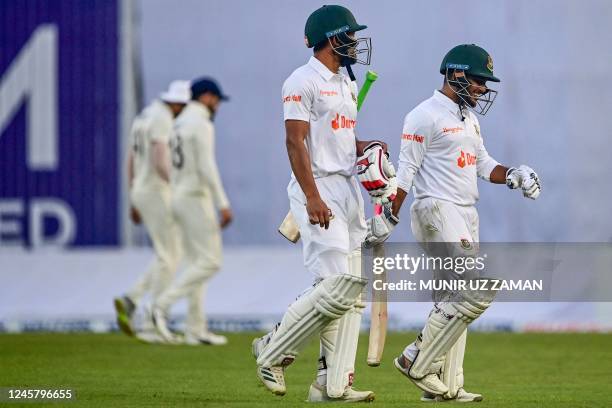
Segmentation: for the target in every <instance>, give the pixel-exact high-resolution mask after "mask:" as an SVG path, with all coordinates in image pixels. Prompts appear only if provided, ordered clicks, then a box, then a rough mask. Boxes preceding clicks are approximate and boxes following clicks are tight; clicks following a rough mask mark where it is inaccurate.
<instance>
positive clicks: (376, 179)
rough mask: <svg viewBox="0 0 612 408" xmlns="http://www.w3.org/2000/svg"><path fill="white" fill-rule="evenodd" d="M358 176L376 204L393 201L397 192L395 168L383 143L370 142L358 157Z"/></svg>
mask: <svg viewBox="0 0 612 408" xmlns="http://www.w3.org/2000/svg"><path fill="white" fill-rule="evenodd" d="M357 178H358V179H359V182H360V183H361V185H363V187H364V188H365V189H366V190H367V192H368V194H369V195H370V196H371V197H372V202H373V203H374V204H385V203H389V202H391V201H393V199H394V198H395V195H396V193H397V180H396V178H395V168H394V167H393V164H392V163H391V162H389V160H388V155H387V154H385V153H384V150H383V147H382V144H380V143H378V142H373V143H370V144H369V145H368V146H367V147H366V148H365V149H364V151H363V155H361V156H360V157H359V158H358V159H357Z"/></svg>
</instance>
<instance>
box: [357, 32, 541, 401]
mask: <svg viewBox="0 0 612 408" xmlns="http://www.w3.org/2000/svg"><path fill="white" fill-rule="evenodd" d="M440 73H441V74H443V75H444V84H443V86H442V89H441V90H436V91H434V95H433V96H432V97H431V98H429V99H427V100H426V101H424V102H422V103H421V104H420V105H418V106H417V107H416V108H414V109H413V110H412V111H411V112H410V113H409V114H408V115H407V116H406V118H405V120H404V128H403V134H402V142H401V152H400V157H399V168H398V175H397V178H398V190H397V197H396V199H395V201H394V202H393V204H392V214H389V213H387V212H383V213H382V214H381V215H377V216H375V217H374V218H373V219H372V222H371V224H370V225H371V229H370V231H369V232H368V237H367V238H366V242H367V243H368V244H369V245H372V244H376V243H379V242H384V240H386V239H387V237H388V236H389V234H390V233H391V231H392V230H393V227H394V225H395V224H397V221H398V218H397V217H398V216H399V211H400V208H401V206H402V202H403V201H404V199H405V198H406V196H407V195H408V192H409V191H410V188H411V187H412V186H413V185H414V187H415V191H416V197H415V201H414V203H413V204H412V207H411V209H410V220H411V226H412V233H413V234H414V237H415V239H416V240H417V241H418V242H420V243H421V245H422V246H423V248H424V249H425V251H426V252H427V253H428V255H430V256H454V257H473V256H475V255H476V254H477V251H478V241H479V240H478V213H477V211H476V208H475V207H474V205H475V204H476V201H477V200H478V188H477V178H478V177H480V178H482V179H484V180H486V181H489V182H491V183H495V184H507V185H508V187H510V188H511V189H516V188H520V189H521V190H522V192H523V195H524V196H525V197H528V198H531V199H536V198H537V197H538V196H539V194H540V181H539V179H538V176H537V175H536V173H535V172H534V171H533V170H532V169H531V168H529V167H527V166H524V165H523V166H520V167H518V168H508V167H504V166H502V165H500V164H499V163H498V162H497V161H495V160H494V159H493V158H492V157H491V156H489V154H488V153H487V150H486V149H485V147H484V144H483V139H482V137H481V134H480V125H479V122H478V119H477V117H476V115H475V114H474V113H473V112H472V111H474V112H476V113H478V114H481V115H485V114H486V113H487V111H488V110H489V108H490V107H491V105H492V104H493V101H494V100H495V96H496V94H497V91H494V90H492V89H489V88H488V87H487V85H486V82H487V81H493V82H499V81H500V80H499V79H498V78H497V77H495V76H494V75H493V60H492V59H491V56H490V55H489V54H488V53H487V52H486V51H485V50H484V49H482V48H480V47H478V46H476V45H474V44H464V45H459V46H457V47H455V48H453V49H452V50H450V51H449V52H448V53H447V54H446V56H445V57H444V60H443V61H442V65H441V67H440ZM436 243H438V244H437V245H436ZM453 273H454V272H453ZM458 276H460V275H458ZM458 276H453V278H454V279H457V278H458ZM464 279H467V278H466V277H464ZM448 295H449V294H443V296H447V297H445V298H444V297H443V298H442V299H440V298H439V297H438V298H437V299H436V300H437V302H436V303H435V304H434V308H433V309H432V311H431V313H430V314H429V318H428V320H427V323H426V325H425V328H424V329H423V330H422V331H421V333H420V334H419V336H418V338H417V340H416V341H414V342H413V343H412V344H410V345H408V346H407V347H406V348H405V350H404V352H403V353H402V354H401V355H400V356H399V357H398V358H397V359H395V361H394V363H395V366H396V368H397V369H398V370H399V371H400V372H401V373H402V374H403V375H405V376H406V377H408V378H409V379H410V380H411V381H412V382H413V383H414V384H415V385H416V386H417V387H419V388H420V389H422V390H423V391H424V395H423V397H422V398H421V400H422V401H440V400H456V401H460V402H470V401H481V400H482V395H480V394H474V393H469V392H467V391H465V390H464V389H463V356H464V352H465V343H466V334H467V326H468V325H469V324H470V323H471V322H472V321H474V320H476V319H477V318H478V317H479V316H480V315H481V314H482V313H484V311H485V310H486V309H487V308H488V307H489V305H490V304H491V301H492V300H493V296H494V295H493V294H492V293H491V292H485V293H482V292H476V291H462V292H460V293H456V294H453V297H452V300H450V297H449V296H448Z"/></svg>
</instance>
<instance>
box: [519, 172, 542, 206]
mask: <svg viewBox="0 0 612 408" xmlns="http://www.w3.org/2000/svg"><path fill="white" fill-rule="evenodd" d="M522 189H523V195H524V196H525V197H527V198H531V199H532V200H535V199H536V198H538V196H539V195H540V191H541V190H542V187H541V186H540V179H539V177H538V175H537V174H536V173H535V172H534V171H533V170H532V171H531V173H530V174H529V176H528V177H527V178H526V179H523V186H522Z"/></svg>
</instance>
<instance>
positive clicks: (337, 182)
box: [287, 174, 367, 279]
mask: <svg viewBox="0 0 612 408" xmlns="http://www.w3.org/2000/svg"><path fill="white" fill-rule="evenodd" d="M315 183H316V184H317V188H318V190H319V194H320V195H321V199H322V200H323V202H325V204H326V205H327V207H328V208H330V209H331V210H332V214H333V216H334V218H333V219H332V220H331V221H330V222H329V229H324V228H321V227H320V226H319V224H316V225H312V224H310V221H309V219H308V212H307V211H306V197H305V195H304V193H303V192H302V189H301V187H300V185H299V184H298V182H297V181H296V180H295V179H293V178H292V179H291V182H290V183H289V186H288V187H287V193H288V196H289V203H290V206H291V212H292V213H293V217H294V218H295V221H296V223H297V224H298V226H299V229H300V235H301V239H302V248H303V254H304V266H305V267H306V269H307V270H308V271H309V272H310V273H312V274H313V275H315V277H316V278H320V279H324V278H327V277H330V276H335V275H342V274H348V273H350V271H349V261H348V256H349V254H350V253H351V252H353V251H355V250H357V249H359V248H361V243H362V242H363V240H364V239H365V235H366V233H367V226H366V222H365V213H364V206H363V198H362V197H361V191H360V189H359V184H358V183H357V180H355V177H346V176H341V175H337V174H335V175H331V176H327V177H321V178H317V179H315Z"/></svg>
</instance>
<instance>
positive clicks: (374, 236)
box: [363, 204, 399, 248]
mask: <svg viewBox="0 0 612 408" xmlns="http://www.w3.org/2000/svg"><path fill="white" fill-rule="evenodd" d="M398 223H399V218H397V217H396V216H395V215H393V213H392V212H391V204H385V205H383V206H382V211H381V213H380V214H376V215H374V216H373V217H372V218H370V219H369V220H368V221H367V224H368V233H367V234H366V238H365V241H364V243H363V244H364V245H365V246H366V247H367V248H370V247H372V246H374V245H378V244H382V243H383V242H385V241H386V240H387V238H389V235H391V233H392V232H393V229H394V228H395V226H396V225H397V224H398Z"/></svg>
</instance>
